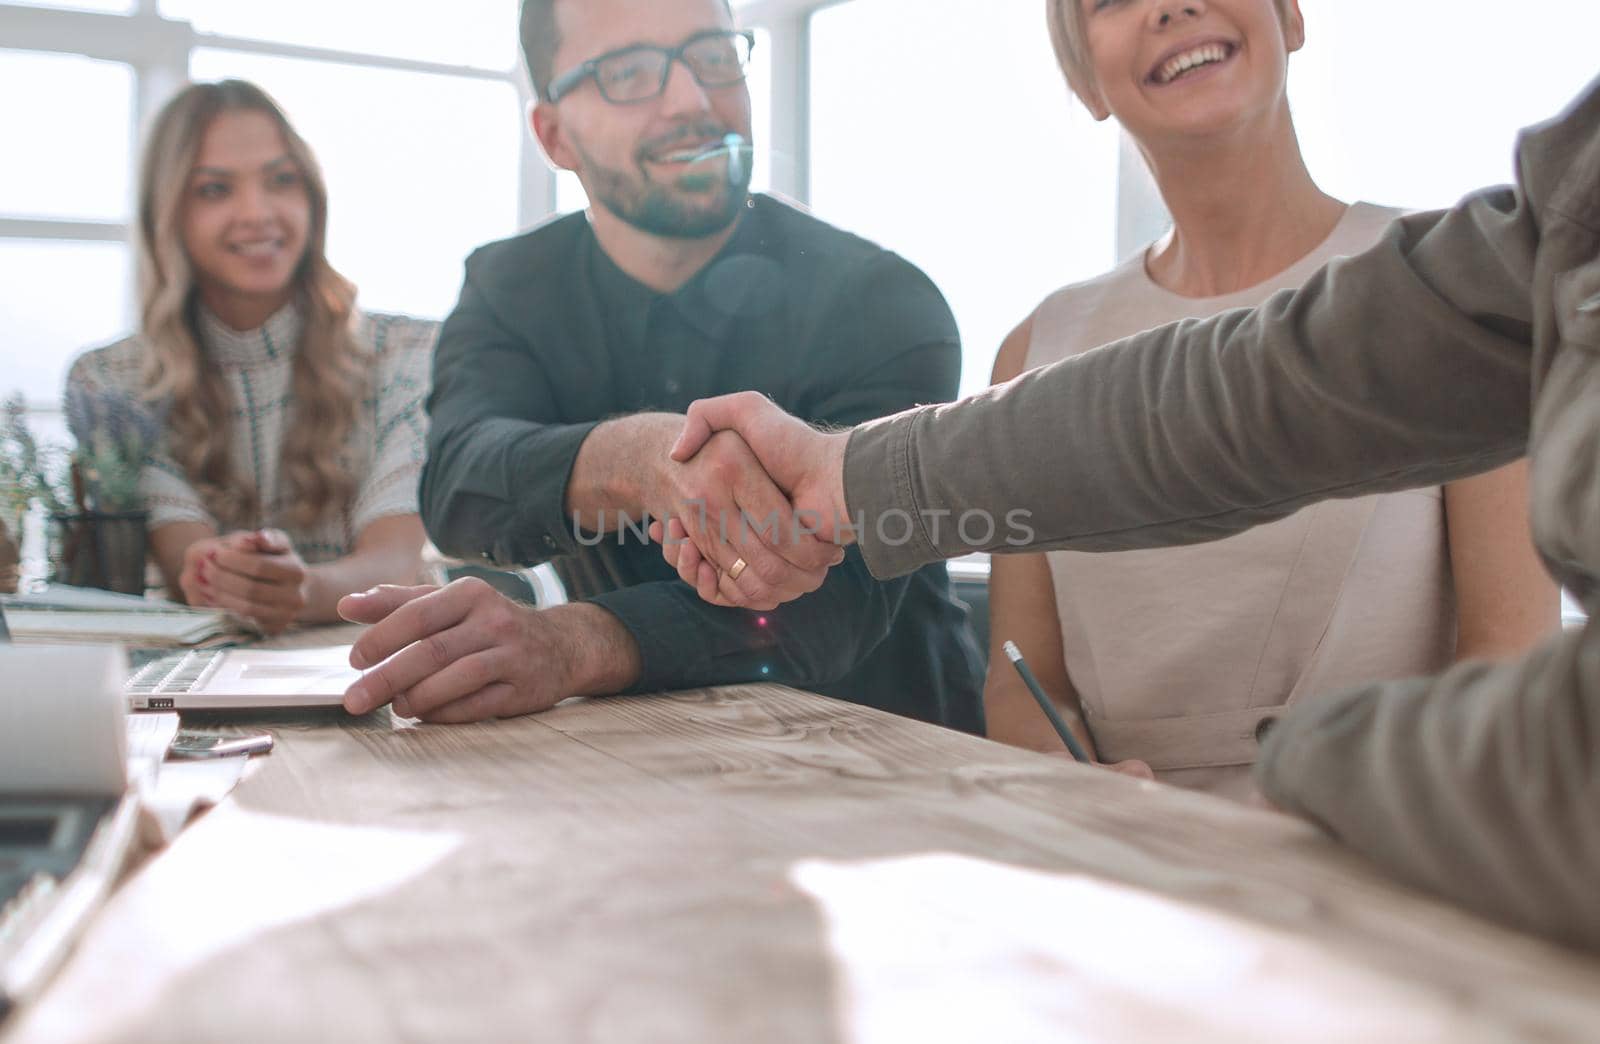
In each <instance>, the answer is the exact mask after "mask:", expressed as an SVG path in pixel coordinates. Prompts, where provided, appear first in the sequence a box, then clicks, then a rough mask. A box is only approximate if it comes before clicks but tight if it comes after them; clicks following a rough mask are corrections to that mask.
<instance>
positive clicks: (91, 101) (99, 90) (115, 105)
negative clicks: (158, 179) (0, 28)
mask: <svg viewBox="0 0 1600 1044" xmlns="http://www.w3.org/2000/svg"><path fill="white" fill-rule="evenodd" d="M0 98H8V99H13V101H12V102H8V103H7V104H4V105H0V141H3V142H5V153H6V161H5V162H4V163H0V214H3V215H5V216H6V217H29V218H61V219H73V220H104V221H123V220H126V218H127V215H128V205H129V201H130V199H131V198H132V187H131V186H132V183H133V70H132V69H131V68H129V67H128V66H127V65H123V64H121V63H119V62H103V61H91V60H89V59H87V58H80V57H77V56H76V55H63V54H40V53H37V52H32V51H9V50H0ZM22 98H27V99H32V101H30V102H29V103H27V104H18V103H16V101H15V99H22Z"/></svg>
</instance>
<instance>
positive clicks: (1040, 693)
mask: <svg viewBox="0 0 1600 1044" xmlns="http://www.w3.org/2000/svg"><path fill="white" fill-rule="evenodd" d="M1005 650H1006V658H1007V659H1009V660H1010V661H1011V665H1012V666H1013V667H1015V668H1016V669H1017V673H1018V674H1020V675H1022V683H1023V684H1024V685H1026V686H1027V687H1028V691H1029V692H1031V693H1033V698H1034V699H1035V700H1038V701H1039V709H1040V710H1042V711H1044V714H1045V717H1047V718H1049V719H1050V724H1051V725H1052V726H1053V727H1054V728H1055V730H1056V735H1057V736H1060V737H1061V742H1062V743H1065V744H1066V745H1067V749H1068V750H1070V751H1072V756H1073V757H1075V758H1077V759H1078V760H1079V761H1081V762H1083V763H1084V764H1085V765H1087V764H1088V763H1089V755H1087V754H1085V753H1084V752H1083V746H1082V745H1081V744H1079V743H1078V738H1077V737H1076V736H1074V735H1073V734H1072V730H1071V729H1069V728H1068V727H1067V722H1066V719H1064V718H1062V717H1061V712H1060V711H1058V710H1056V705H1055V704H1054V703H1053V702H1051V700H1050V697H1048V696H1046V695H1045V694H1044V688H1043V687H1042V686H1040V684H1039V679H1038V678H1035V677H1034V676H1033V671H1032V670H1031V669H1029V667H1028V663H1027V661H1026V660H1024V659H1023V658H1022V652H1021V650H1019V649H1018V648H1017V643H1016V642H1007V643H1006V644H1005Z"/></svg>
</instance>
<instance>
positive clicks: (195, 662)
mask: <svg viewBox="0 0 1600 1044" xmlns="http://www.w3.org/2000/svg"><path fill="white" fill-rule="evenodd" d="M226 651H227V650H225V649H221V648H217V649H195V650H192V651H190V652H186V653H174V654H173V655H171V656H163V657H162V658H161V659H159V660H152V661H151V662H149V663H147V664H145V665H144V666H143V667H141V668H139V670H138V671H136V672H134V675H133V677H132V678H130V679H128V684H127V686H126V687H125V689H124V691H125V692H127V694H128V695H130V696H181V695H183V694H184V693H188V692H192V691H193V690H194V689H195V688H196V687H197V686H198V685H199V684H200V682H201V680H202V679H204V678H205V676H206V674H207V672H208V671H209V670H210V668H211V665H212V664H214V663H215V662H216V660H217V657H219V656H221V655H222V654H223V653H224V652H226Z"/></svg>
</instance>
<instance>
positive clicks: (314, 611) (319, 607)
mask: <svg viewBox="0 0 1600 1044" xmlns="http://www.w3.org/2000/svg"><path fill="white" fill-rule="evenodd" d="M423 543H424V536H423V532H422V524H421V522H420V521H419V520H418V518H417V516H415V515H396V516H393V517H391V518H383V519H379V520H377V521H376V522H374V523H372V524H371V525H370V526H368V527H367V528H366V529H365V530H364V531H363V532H362V534H361V536H360V537H359V538H358V539H357V541H356V549H355V550H354V551H353V552H351V553H350V554H348V555H345V556H344V557H343V558H337V559H334V560H333V561H331V562H320V563H318V564H316V565H313V566H308V567H307V568H306V588H305V591H306V604H305V606H304V608H302V609H301V610H300V613H299V614H298V617H297V618H298V619H299V620H300V621H301V622H302V623H336V622H338V621H339V620H340V619H341V617H340V615H339V611H338V605H339V600H340V599H341V598H343V597H344V596H345V595H348V594H354V593H356V592H358V591H366V590H369V589H371V588H374V587H377V586H379V585H381V584H393V585H396V586H405V585H409V584H414V583H416V582H417V581H418V579H419V576H420V573H421V571H422V545H423Z"/></svg>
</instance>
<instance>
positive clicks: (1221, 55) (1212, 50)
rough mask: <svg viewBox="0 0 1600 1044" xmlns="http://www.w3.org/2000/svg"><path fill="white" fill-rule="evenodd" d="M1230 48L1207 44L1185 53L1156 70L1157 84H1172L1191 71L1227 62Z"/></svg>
mask: <svg viewBox="0 0 1600 1044" xmlns="http://www.w3.org/2000/svg"><path fill="white" fill-rule="evenodd" d="M1227 58H1228V48H1227V47H1225V46H1223V45H1222V44H1205V45H1204V46H1201V47H1196V48H1195V49H1194V50H1192V51H1185V52H1184V53H1182V54H1180V55H1178V56H1176V57H1175V58H1172V59H1170V60H1168V61H1167V63H1166V64H1164V65H1163V66H1161V68H1160V69H1158V70H1156V82H1157V83H1163V84H1165V83H1171V82H1172V81H1173V80H1176V79H1177V78H1178V77H1180V76H1182V75H1183V74H1184V73H1186V72H1188V71H1189V70H1191V69H1198V68H1200V67H1201V66H1204V65H1215V64H1216V63H1217V62H1222V61H1226V60H1227Z"/></svg>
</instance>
